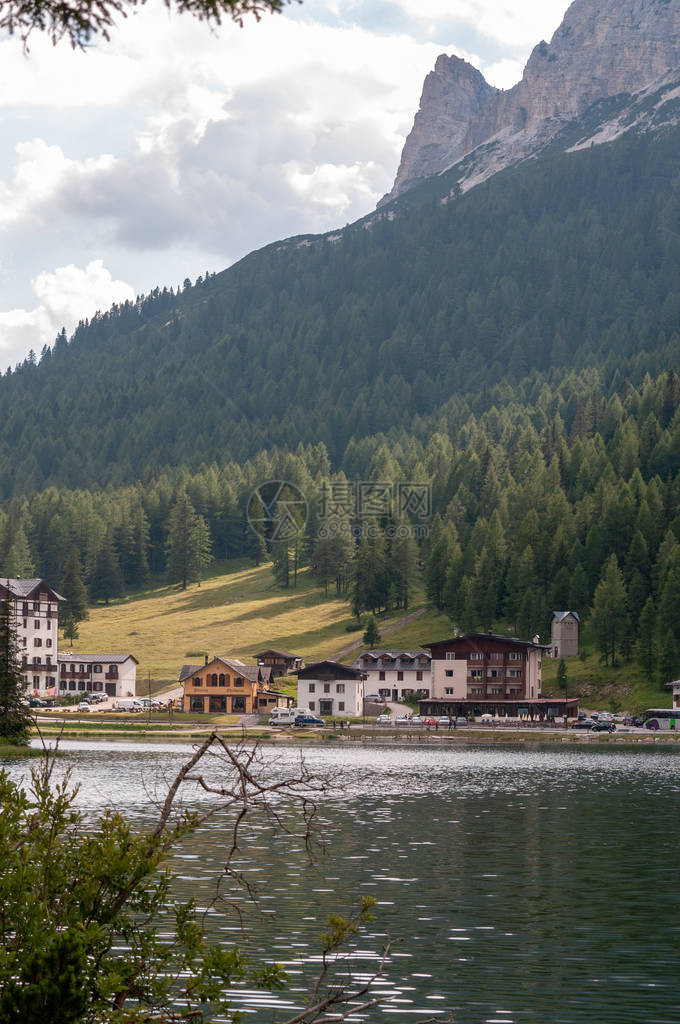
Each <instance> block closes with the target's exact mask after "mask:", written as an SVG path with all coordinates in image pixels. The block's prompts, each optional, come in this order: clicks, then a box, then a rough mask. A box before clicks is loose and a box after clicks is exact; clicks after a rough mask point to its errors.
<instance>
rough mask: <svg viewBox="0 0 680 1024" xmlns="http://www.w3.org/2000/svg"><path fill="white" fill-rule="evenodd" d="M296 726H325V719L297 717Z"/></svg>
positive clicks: (314, 716)
mask: <svg viewBox="0 0 680 1024" xmlns="http://www.w3.org/2000/svg"><path fill="white" fill-rule="evenodd" d="M295 724H296V725H323V724H324V720H323V718H317V716H316V715H297V716H296V718H295Z"/></svg>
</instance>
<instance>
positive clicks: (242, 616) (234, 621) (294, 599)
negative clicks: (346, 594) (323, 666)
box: [61, 560, 448, 690]
mask: <svg viewBox="0 0 680 1024" xmlns="http://www.w3.org/2000/svg"><path fill="white" fill-rule="evenodd" d="M414 608H417V604H416V605H414ZM403 617H404V613H403V612H395V613H393V614H392V615H389V616H387V617H385V619H384V620H383V619H381V626H382V624H383V622H384V624H385V625H386V626H389V624H390V622H397V621H399V620H400V619H401V618H403ZM433 617H434V618H437V619H440V620H442V627H441V629H442V630H444V632H446V629H447V624H448V620H447V619H446V618H445V616H436V615H434V614H433ZM429 618H430V615H429V614H428V615H427V616H425V617H424V618H423V619H415V620H414V621H412V622H410V623H408V624H407V625H405V626H404V627H403V630H402V631H400V632H395V633H394V634H393V635H390V637H389V639H390V644H392V645H395V644H396V643H399V644H400V645H401V644H402V643H406V642H407V641H408V645H409V646H411V645H414V644H415V646H418V643H419V641H422V640H427V639H429V638H430V634H431V628H430V625H429ZM353 624H356V619H354V617H353V616H352V614H351V612H350V610H349V606H348V604H347V602H346V601H343V600H339V599H338V598H336V597H335V596H334V595H333V594H332V593H331V591H330V588H329V594H328V597H326V596H325V595H324V591H323V587H320V586H318V585H317V584H315V583H314V581H313V580H312V579H311V577H310V575H309V573H308V572H305V571H303V572H301V573H299V574H298V582H297V588H296V589H292V588H291V589H290V590H281V589H280V588H278V587H277V586H276V584H275V583H274V580H273V578H272V571H271V566H270V565H269V564H267V565H260V566H258V567H254V566H252V565H249V564H247V563H246V561H245V560H239V561H237V562H231V563H221V565H219V566H215V567H214V571H213V573H212V574H211V575H210V576H209V578H207V579H205V580H203V582H202V583H201V585H200V587H199V586H191V587H190V588H189V589H188V590H179V589H177V587H175V586H167V585H166V586H156V587H154V588H150V589H149V590H146V591H144V592H142V593H140V594H136V595H134V596H130V597H128V598H126V599H124V600H122V601H116V602H112V603H111V604H110V605H108V606H102V605H99V606H96V607H94V608H91V609H90V617H89V619H87V620H86V621H85V622H81V623H80V627H79V632H80V635H79V638H78V639H77V640H76V641H75V642H74V643H73V645H72V646H69V650H73V651H75V652H78V651H82V652H83V653H88V652H90V653H92V652H99V651H101V652H111V651H114V652H129V653H131V654H134V656H135V657H136V658H137V659H138V660H139V663H140V664H139V668H138V670H137V679H138V681H141V680H146V678H147V674H148V673H150V675H151V679H152V684H153V689H154V690H156V689H159V688H160V687H161V684H167V683H171V682H173V681H175V680H177V677H178V675H179V671H180V668H181V666H182V665H183V664H185V663H186V662H192V661H201V660H202V659H203V655H204V654H210V655H213V654H224V655H231V656H233V657H237V658H241V659H242V660H244V661H245V660H247V661H250V662H252V661H253V655H254V654H255V653H257V652H258V651H260V650H262V649H264V648H267V647H283V648H285V649H287V650H291V651H294V652H295V653H296V654H298V653H299V654H301V655H302V656H303V657H304V658H305V660H307V661H308V662H309V661H315V660H317V659H320V658H327V657H330V656H331V655H333V654H335V653H337V652H338V651H340V650H341V649H343V648H345V647H347V646H349V645H350V644H352V643H353V641H361V637H362V632H361V631H351V632H348V630H347V627H348V626H350V625H353ZM439 633H440V630H437V635H439ZM386 639H387V638H386ZM66 644H67V642H66V641H65V640H62V641H61V646H62V648H64V647H65V646H66ZM355 656H356V655H355V654H351V655H348V657H346V658H344V659H343V660H345V661H347V660H349V661H351V660H352V659H353V658H354V657H355Z"/></svg>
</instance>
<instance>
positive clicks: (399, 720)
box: [397, 715, 411, 725]
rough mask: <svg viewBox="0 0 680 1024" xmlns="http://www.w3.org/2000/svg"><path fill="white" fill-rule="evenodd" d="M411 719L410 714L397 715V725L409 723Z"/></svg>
mask: <svg viewBox="0 0 680 1024" xmlns="http://www.w3.org/2000/svg"><path fill="white" fill-rule="evenodd" d="M410 721H411V719H410V718H409V716H408V715H397V725H408V724H409V723H410Z"/></svg>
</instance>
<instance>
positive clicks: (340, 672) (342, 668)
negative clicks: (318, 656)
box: [293, 661, 363, 679]
mask: <svg viewBox="0 0 680 1024" xmlns="http://www.w3.org/2000/svg"><path fill="white" fill-rule="evenodd" d="M319 672H321V673H323V674H324V675H325V676H328V677H330V676H331V675H332V676H334V677H336V678H337V679H361V678H363V673H362V672H360V671H359V670H358V669H356V668H350V667H349V665H341V664H340V662H339V661H315V662H314V663H313V664H312V665H307V666H306V668H301V669H300V670H299V671H298V672H295V673H293V674H294V675H296V676H297V677H298V679H316V678H317V677H318V676H317V674H318V673H319Z"/></svg>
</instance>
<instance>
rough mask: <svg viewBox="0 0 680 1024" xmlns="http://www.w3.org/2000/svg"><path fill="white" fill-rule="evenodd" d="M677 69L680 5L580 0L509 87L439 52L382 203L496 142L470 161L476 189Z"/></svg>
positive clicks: (654, 0) (667, 0) (678, 1)
mask: <svg viewBox="0 0 680 1024" xmlns="http://www.w3.org/2000/svg"><path fill="white" fill-rule="evenodd" d="M678 69H680V0H574V2H573V3H572V4H571V6H570V7H569V9H568V10H567V12H566V14H565V16H564V20H563V21H562V24H561V25H560V27H559V28H558V29H557V31H556V32H555V34H554V36H553V37H552V39H551V41H550V42H549V43H547V42H545V41H543V42H541V43H539V44H538V45H537V46H536V47H534V50H533V52H532V54H531V56H530V58H529V61H528V63H527V65H526V68H525V69H524V74H523V76H522V80H521V81H520V82H518V83H517V85H515V86H513V88H512V89H508V90H497V89H493V88H492V87H491V86H490V85H489V84H488V83H487V82H486V80H485V79H484V76H483V75H482V74H481V73H480V72H479V71H477V70H476V69H475V68H474V67H472V65H471V64H468V63H467V62H466V61H464V60H461V59H460V58H458V57H455V56H454V57H448V56H446V55H444V54H443V55H441V56H440V57H438V58H437V62H436V64H435V68H434V71H433V72H431V73H430V74H429V75H428V76H427V78H426V79H425V84H424V86H423V94H422V97H421V101H420V109H419V111H418V113H417V114H416V117H415V121H414V124H413V128H412V130H411V132H410V134H409V136H408V138H407V140H406V143H405V145H404V149H403V152H402V157H401V163H400V165H399V170H398V172H397V177H396V179H395V182H394V186H393V188H392V191H391V192H390V193H389V194H388V195H387V196H385V198H384V199H383V200H382V201H381V204H380V205H382V203H384V202H388V201H389V200H391V199H394V198H395V197H396V196H398V195H401V194H402V193H403V192H405V191H407V190H408V189H409V188H411V187H412V186H413V185H414V184H416V183H417V182H418V181H421V180H423V179H424V178H427V177H430V176H431V175H433V174H438V173H440V172H441V171H444V170H446V169H447V168H449V167H451V166H452V165H454V164H456V163H458V161H460V160H462V159H463V158H464V157H466V156H467V155H468V154H471V153H473V151H475V150H476V149H477V148H478V147H480V146H481V145H483V144H486V143H490V142H494V143H496V145H494V146H493V147H490V149H492V155H491V153H490V157H489V161H488V162H487V165H486V166H485V164H484V159H483V158H481V157H480V159H478V160H476V161H474V165H475V170H474V174H473V176H472V177H471V178H470V183H472V184H476V183H477V182H478V181H480V180H484V178H485V177H489V176H490V174H493V173H495V172H496V171H497V170H500V169H501V168H502V167H504V166H508V165H509V164H510V163H513V162H516V160H518V159H522V158H524V157H526V156H528V155H530V154H531V153H532V152H535V151H537V149H538V148H540V147H542V146H543V145H545V143H546V142H547V141H549V140H550V138H552V137H553V136H554V135H555V134H556V133H557V132H558V131H559V130H561V128H563V127H564V125H565V124H566V123H568V122H569V121H571V120H573V119H574V118H577V117H579V116H581V114H583V113H584V111H585V110H587V109H588V108H589V107H591V106H592V104H593V103H596V102H597V101H599V100H603V99H606V98H609V97H613V96H618V95H620V94H622V93H629V94H635V93H639V92H640V91H641V90H643V89H645V88H648V87H649V86H650V85H651V84H652V83H654V82H655V81H657V80H661V79H662V78H664V76H668V74H669V73H670V72H672V71H677V70H678ZM461 184H462V186H463V187H465V182H461ZM468 187H469V183H468Z"/></svg>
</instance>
